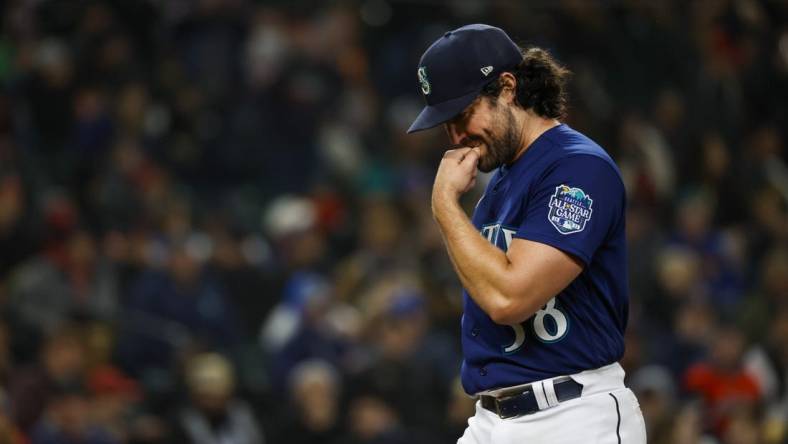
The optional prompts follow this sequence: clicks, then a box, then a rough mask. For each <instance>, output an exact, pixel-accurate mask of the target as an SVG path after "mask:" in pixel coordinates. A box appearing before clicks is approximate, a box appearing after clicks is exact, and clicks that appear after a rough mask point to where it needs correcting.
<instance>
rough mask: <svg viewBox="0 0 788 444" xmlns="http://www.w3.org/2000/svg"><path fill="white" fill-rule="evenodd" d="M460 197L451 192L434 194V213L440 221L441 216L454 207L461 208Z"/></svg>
mask: <svg viewBox="0 0 788 444" xmlns="http://www.w3.org/2000/svg"><path fill="white" fill-rule="evenodd" d="M459 200H460V197H459V196H458V195H453V194H452V193H450V192H446V191H444V192H437V193H433V194H432V215H433V217H434V218H435V219H436V220H437V221H438V222H440V218H442V217H443V216H445V215H446V214H447V213H449V212H451V211H452V209H454V208H459V206H460V203H459Z"/></svg>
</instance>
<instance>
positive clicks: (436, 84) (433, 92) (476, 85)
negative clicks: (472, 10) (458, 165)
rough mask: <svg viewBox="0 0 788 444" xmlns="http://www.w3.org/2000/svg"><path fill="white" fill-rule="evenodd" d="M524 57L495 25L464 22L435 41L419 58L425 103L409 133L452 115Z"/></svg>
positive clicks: (437, 123)
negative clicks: (460, 26)
mask: <svg viewBox="0 0 788 444" xmlns="http://www.w3.org/2000/svg"><path fill="white" fill-rule="evenodd" d="M522 60H523V56H522V53H521V52H520V48H518V47H517V45H516V44H515V43H514V42H513V41H512V39H510V38H509V36H508V35H506V33H505V32H504V31H503V30H502V29H500V28H496V27H494V26H489V25H482V24H475V25H466V26H463V27H462V28H457V29H455V30H454V31H449V32H447V33H446V34H444V35H443V37H441V38H439V39H438V40H436V41H435V43H433V44H432V45H431V46H430V47H429V48H427V51H425V52H424V55H422V56H421V60H420V61H419V68H418V71H417V75H418V79H419V86H420V87H421V92H422V94H423V95H424V100H425V101H426V102H427V106H425V107H424V109H423V110H421V113H420V114H419V116H418V117H417V118H416V120H414V121H413V124H411V125H410V128H408V133H412V132H414V131H420V130H424V129H428V128H432V127H435V126H438V125H440V124H441V123H444V122H447V121H449V120H451V119H453V118H454V117H455V116H457V115H458V114H460V113H461V112H462V111H463V110H464V109H465V108H466V107H467V106H468V105H470V104H471V103H472V102H473V101H474V99H476V97H477V96H478V95H479V93H480V92H481V91H482V89H483V88H484V86H485V85H486V84H487V83H489V82H491V81H492V80H495V79H497V78H498V75H499V74H500V73H501V72H502V71H505V70H507V69H511V68H514V67H515V66H517V64H519V63H520V62H521V61H522Z"/></svg>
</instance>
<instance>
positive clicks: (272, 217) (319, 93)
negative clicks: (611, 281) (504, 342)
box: [0, 0, 788, 444]
mask: <svg viewBox="0 0 788 444" xmlns="http://www.w3.org/2000/svg"><path fill="white" fill-rule="evenodd" d="M0 12H1V14H0V19H1V20H2V30H3V31H2V35H0V83H1V84H2V89H1V90H0V442H2V443H13V444H19V443H31V444H60V443H64V444H83V443H84V444H99V443H101V444H121V443H129V444H131V443H139V444H142V443H147V444H154V443H195V444H209V443H228V444H229V443H233V444H244V443H248V444H260V443H264V442H265V443H283V442H287V443H289V444H299V443H329V444H331V443H358V444H361V443H421V442H425V443H427V442H428V443H453V442H455V441H456V439H457V437H458V436H460V434H461V433H462V431H463V429H464V427H465V424H466V421H467V418H468V417H469V416H471V415H472V414H473V402H474V401H473V400H472V399H471V398H470V397H469V396H467V395H466V394H464V393H463V391H462V389H461V387H460V385H459V382H458V379H457V376H458V371H459V365H460V362H461V359H462V358H461V351H460V349H459V316H460V313H461V305H460V304H461V299H460V288H459V286H458V285H459V283H458V281H457V279H456V278H455V276H454V273H453V271H452V269H451V265H450V263H449V262H448V258H447V257H446V254H445V252H444V249H443V246H442V243H441V239H440V235H439V233H438V232H437V229H436V226H435V225H434V223H433V221H432V218H431V213H430V208H429V195H430V190H431V183H432V177H433V175H434V170H435V167H436V165H437V161H438V160H439V159H440V156H441V155H442V151H443V150H444V149H445V147H446V145H447V141H446V138H445V135H443V134H442V133H441V131H438V130H436V131H431V132H425V133H419V134H416V135H411V136H406V135H405V129H406V128H407V126H408V124H409V123H410V121H411V120H412V118H413V117H414V116H415V114H416V113H417V112H418V110H419V109H420V107H421V105H422V102H421V97H420V96H419V93H418V91H419V90H418V85H417V82H416V75H415V71H416V70H415V68H416V64H417V61H418V59H419V57H420V55H421V53H422V51H423V50H424V49H425V48H426V47H427V46H428V45H429V44H430V43H431V42H432V41H433V40H434V39H436V38H437V37H438V36H440V35H442V33H444V32H445V31H447V30H449V29H453V28H455V27H457V26H460V25H463V24H466V23H472V22H486V23H491V24H495V25H498V26H501V27H502V28H504V29H506V30H507V31H508V32H509V34H510V35H511V36H512V37H513V38H514V39H515V40H516V41H517V42H518V43H523V44H535V45H539V46H543V47H546V48H548V49H549V50H550V51H552V53H553V54H554V55H555V56H556V57H557V58H558V59H559V60H561V61H562V62H563V63H565V64H567V65H568V66H569V67H570V69H571V70H572V71H573V78H572V80H571V85H572V86H571V91H570V117H569V119H568V123H569V124H570V125H571V126H573V127H575V128H576V129H579V130H581V131H583V132H585V133H586V134H588V135H589V136H591V137H592V138H594V139H595V140H596V141H598V142H599V143H600V144H601V145H603V146H604V147H606V149H607V150H608V151H609V152H610V153H611V155H612V156H613V157H614V159H616V161H617V163H618V164H619V165H620V167H621V170H622V172H623V174H624V177H625V182H626V185H627V190H628V196H629V209H628V226H627V230H628V239H629V254H630V288H631V310H630V311H631V318H630V321H629V328H628V334H627V352H626V355H625V356H624V359H623V361H622V364H623V365H624V367H625V369H626V370H627V372H628V376H627V381H628V384H629V385H630V386H631V387H632V388H633V390H634V391H635V392H636V393H637V395H638V397H639V399H640V403H641V408H642V410H643V413H644V416H645V418H646V422H647V426H648V434H649V441H650V442H653V443H656V444H714V443H717V444H750V443H785V442H788V229H787V228H786V226H788V211H787V210H788V163H786V160H787V157H786V156H788V154H787V153H786V140H787V139H786V137H788V132H786V129H787V128H788V26H786V23H788V4H786V2H785V1H780V0H694V1H683V0H674V1H660V2H651V1H643V0H594V1H585V0H560V1H558V0H556V1H543V0H537V1H529V2H520V1H514V0H511V1H510V0H496V1H490V2H488V1H483V0H463V1H437V0H435V1H426V0H425V1H417V0H411V1H405V0H402V1H395V0H348V1H313V2H307V1H301V0H295V1H285V0H280V1H275V0H270V1H265V2H253V1H250V0H199V1H198V0H167V1H154V0H138V1H123V0H118V1H88V0H59V1H54V0H52V1H47V0H41V1H32V0H11V1H7V2H3V3H1V4H0ZM482 182H483V181H482ZM483 186H484V184H483V183H482V184H480V185H479V188H481V187H483ZM479 192H480V190H478V189H477V190H475V191H473V192H472V193H470V195H469V196H467V202H466V203H467V204H468V209H469V211H470V210H471V208H472V204H473V202H475V201H476V200H477V199H478V197H479Z"/></svg>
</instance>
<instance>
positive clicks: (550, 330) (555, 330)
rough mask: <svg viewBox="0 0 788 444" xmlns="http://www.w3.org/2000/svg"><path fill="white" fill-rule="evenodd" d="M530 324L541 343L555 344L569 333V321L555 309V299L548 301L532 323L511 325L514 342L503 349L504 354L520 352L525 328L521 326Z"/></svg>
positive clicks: (535, 315) (529, 321) (523, 341)
mask: <svg viewBox="0 0 788 444" xmlns="http://www.w3.org/2000/svg"><path fill="white" fill-rule="evenodd" d="M529 323H530V324H531V325H532V326H533V329H534V334H535V335H536V337H537V338H539V340H540V341H542V342H548V343H549V342H556V341H558V340H560V339H561V338H563V337H564V336H565V335H566V332H567V331H569V320H568V319H567V318H566V315H564V313H563V312H562V311H561V310H559V309H558V308H556V307H555V298H552V299H550V300H549V301H548V302H547V304H545V306H544V307H542V309H541V310H539V311H537V312H536V314H534V316H533V318H532V321H531V320H528V321H525V322H523V323H522V324H517V325H512V326H511V327H512V329H513V330H514V342H512V343H511V344H510V345H508V346H506V347H504V348H503V351H504V353H507V354H508V353H514V352H516V351H517V350H520V349H521V348H522V347H523V344H524V343H525V328H524V327H523V324H529Z"/></svg>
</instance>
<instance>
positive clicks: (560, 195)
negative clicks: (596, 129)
mask: <svg viewBox="0 0 788 444" xmlns="http://www.w3.org/2000/svg"><path fill="white" fill-rule="evenodd" d="M625 205H626V196H625V191H624V184H623V182H622V180H621V173H620V172H619V170H618V167H616V165H615V163H614V162H613V160H612V159H611V158H610V156H609V155H608V154H607V153H606V152H605V150H603V149H602V148H601V147H600V146H599V145H597V144H596V143H594V142H593V141H592V140H591V139H589V138H588V137H586V136H584V135H582V134H580V133H578V132H577V131H575V130H573V129H572V128H570V127H569V126H567V125H564V124H562V125H559V126H557V127H554V128H551V129H550V130H548V131H546V132H545V133H543V134H542V135H541V136H540V137H539V138H538V139H537V140H536V141H534V142H533V143H532V144H531V146H530V147H529V148H528V149H527V150H526V151H525V153H523V155H521V156H520V158H519V159H517V161H515V162H514V163H513V164H512V165H510V166H503V167H501V168H499V169H498V170H497V171H496V172H495V173H494V175H493V177H492V178H491V180H490V183H489V185H488V186H487V190H486V191H485V193H484V195H483V196H482V198H481V199H480V200H479V203H478V204H477V205H476V210H475V211H474V213H473V224H474V225H475V226H476V228H478V230H479V231H480V232H481V234H482V235H483V236H484V237H486V238H487V240H489V241H490V242H492V243H493V244H495V245H496V246H497V247H499V248H501V249H502V250H504V251H506V250H507V248H508V246H509V245H510V244H511V242H512V239H513V238H522V239H528V240H531V241H535V242H541V243H543V244H547V245H550V246H553V247H555V248H558V249H560V250H562V251H564V252H566V253H569V254H570V255H572V256H574V257H575V258H577V259H579V260H580V261H581V262H582V263H583V265H584V268H583V271H582V273H581V274H580V276H578V277H577V279H575V280H574V281H572V283H571V284H569V286H568V287H567V288H566V289H564V290H563V291H561V292H560V293H559V294H558V295H556V296H555V297H554V298H553V299H551V300H550V301H549V302H548V303H547V304H546V305H545V306H543V307H542V309H541V310H539V311H538V312H537V313H536V314H535V315H533V316H532V317H531V318H529V319H528V320H526V321H525V322H523V323H522V324H520V325H515V326H505V325H498V324H495V323H494V322H493V321H492V320H491V319H490V317H489V316H488V315H487V314H486V313H485V312H484V311H483V310H482V309H481V308H479V306H478V305H477V304H476V303H475V302H474V301H473V299H471V297H470V296H468V293H467V292H464V293H463V298H464V314H463V317H462V346H463V355H464V361H463V366H462V383H463V386H464V388H465V390H466V391H467V392H468V393H471V394H473V393H478V392H480V391H484V390H489V389H493V388H498V387H508V386H513V385H519V384H525V383H528V382H531V381H537V380H540V379H545V378H549V377H554V376H559V375H568V374H573V373H577V372H580V371H583V370H589V369H594V368H597V367H601V366H604V365H607V364H611V363H613V362H615V361H618V360H619V359H620V358H621V356H622V355H623V353H624V329H625V328H626V323H627V311H628V307H629V304H628V296H627V263H626V239H625V235H624V210H625ZM544 279H550V276H544Z"/></svg>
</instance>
